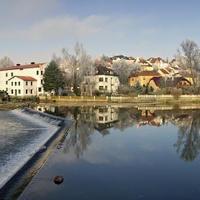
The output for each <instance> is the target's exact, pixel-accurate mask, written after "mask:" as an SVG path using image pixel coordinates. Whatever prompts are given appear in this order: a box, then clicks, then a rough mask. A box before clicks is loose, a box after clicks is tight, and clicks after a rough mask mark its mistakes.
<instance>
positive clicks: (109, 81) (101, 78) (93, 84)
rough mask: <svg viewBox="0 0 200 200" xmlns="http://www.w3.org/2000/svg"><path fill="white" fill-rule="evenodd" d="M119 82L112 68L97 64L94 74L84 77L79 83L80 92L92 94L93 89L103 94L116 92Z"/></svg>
mask: <svg viewBox="0 0 200 200" xmlns="http://www.w3.org/2000/svg"><path fill="white" fill-rule="evenodd" d="M119 84H120V82H119V78H118V75H117V74H116V73H114V71H113V70H112V69H110V68H106V67H101V66H99V67H97V73H96V74H95V75H93V76H85V77H84V81H83V83H82V84H81V93H82V94H83V95H92V94H93V92H94V91H99V92H100V93H104V94H108V93H112V94H116V93H117V92H118V87H119Z"/></svg>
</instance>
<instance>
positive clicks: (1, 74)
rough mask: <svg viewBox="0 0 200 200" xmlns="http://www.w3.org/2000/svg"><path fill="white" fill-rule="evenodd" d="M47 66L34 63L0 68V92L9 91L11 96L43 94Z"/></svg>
mask: <svg viewBox="0 0 200 200" xmlns="http://www.w3.org/2000/svg"><path fill="white" fill-rule="evenodd" d="M47 65H48V64H47V63H37V64H36V63H34V62H32V63H30V64H26V65H20V64H17V65H16V66H11V67H4V68H0V90H4V91H7V93H8V94H9V95H10V96H21V97H24V96H38V95H40V94H43V93H44V90H43V85H42V84H43V74H44V71H45V68H46V67H47Z"/></svg>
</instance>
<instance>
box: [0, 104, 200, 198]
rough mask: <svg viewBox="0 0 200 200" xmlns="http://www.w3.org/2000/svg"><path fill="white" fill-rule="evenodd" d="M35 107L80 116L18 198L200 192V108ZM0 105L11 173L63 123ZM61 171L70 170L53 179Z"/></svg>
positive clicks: (2, 151) (164, 195)
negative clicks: (56, 182) (6, 109)
mask: <svg viewBox="0 0 200 200" xmlns="http://www.w3.org/2000/svg"><path fill="white" fill-rule="evenodd" d="M34 109H35V110H38V111H40V112H43V113H47V114H51V115H56V116H59V117H62V118H67V119H71V120H73V121H74V123H73V126H72V127H71V128H70V130H69V132H68V133H67V134H66V135H65V137H64V138H62V140H61V141H60V143H59V144H58V146H57V148H56V149H55V151H53V152H52V154H51V156H50V157H49V159H48V160H47V161H46V164H45V165H44V166H43V167H42V168H41V170H40V171H39V172H38V174H37V175H36V176H35V177H34V178H33V180H32V181H31V182H30V184H29V185H28V187H27V188H26V189H25V190H24V191H23V193H22V194H21V195H20V196H19V198H18V200H36V199H42V200H55V199H59V200H65V199H70V200H77V199H82V200H88V199H95V200H102V199H105V200H107V199H108V200H110V199H115V200H122V199H123V200H169V199H170V200H199V197H200V155H199V153H200V110H198V109H180V108H179V107H178V106H174V107H173V108H171V107H169V108H167V107H162V109H161V108H156V107H148V106H144V107H130V106H129V107H122V106H121V105H120V107H119V106H116V105H115V106H112V105H107V106H73V107H72V106H65V107H55V106H46V107H39V106H38V107H36V108H34ZM0 113H1V117H0V118H1V125H0V126H1V127H2V131H1V134H0V135H1V140H2V141H3V142H1V143H2V144H1V145H2V146H1V147H0V148H1V149H0V155H1V158H0V159H1V160H2V161H3V162H2V163H0V170H1V171H0V172H1V173H0V176H1V178H3V179H8V178H9V177H10V176H11V175H12V174H10V173H11V172H13V168H15V170H16V169H17V168H19V167H20V166H18V163H20V162H21V163H23V162H25V160H27V159H29V157H31V156H32V155H33V154H34V152H35V151H38V149H40V148H41V146H42V145H43V144H44V142H45V141H46V140H47V139H48V138H49V137H50V135H52V134H54V133H53V132H55V131H56V130H57V124H51V123H49V122H51V121H52V120H50V121H48V123H46V122H45V120H44V121H43V120H42V118H45V117H42V118H41V119H39V120H37V118H38V117H33V115H31V116H28V117H27V114H25V113H23V112H20V111H17V110H15V111H2V112H0ZM6 125H7V127H5V126H6ZM9 129H10V130H9ZM22 136H23V137H22ZM5 144H7V145H5ZM3 145H4V146H3ZM15 147H16V148H15ZM11 149H12V150H11ZM25 157H26V159H25ZM8 167H10V169H9V168H8ZM5 172H6V173H5ZM56 175H62V176H63V177H64V181H63V183H62V184H60V185H56V184H55V183H54V182H53V180H54V177H55V176H56ZM1 178H0V180H3V179H1ZM4 182H5V181H4ZM2 184H3V182H2ZM5 199H6V198H5Z"/></svg>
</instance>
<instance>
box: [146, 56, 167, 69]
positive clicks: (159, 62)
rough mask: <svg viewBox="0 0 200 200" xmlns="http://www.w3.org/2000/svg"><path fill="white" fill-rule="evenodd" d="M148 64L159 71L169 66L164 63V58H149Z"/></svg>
mask: <svg viewBox="0 0 200 200" xmlns="http://www.w3.org/2000/svg"><path fill="white" fill-rule="evenodd" d="M147 62H148V63H150V64H151V65H152V66H153V67H156V68H157V69H161V68H166V67H167V66H168V65H169V64H168V63H167V62H166V61H164V60H163V59H162V58H160V57H157V58H153V57H151V58H149V59H147Z"/></svg>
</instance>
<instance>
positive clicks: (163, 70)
mask: <svg viewBox="0 0 200 200" xmlns="http://www.w3.org/2000/svg"><path fill="white" fill-rule="evenodd" d="M160 71H161V72H162V73H163V74H169V72H168V71H167V70H166V69H160Z"/></svg>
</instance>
